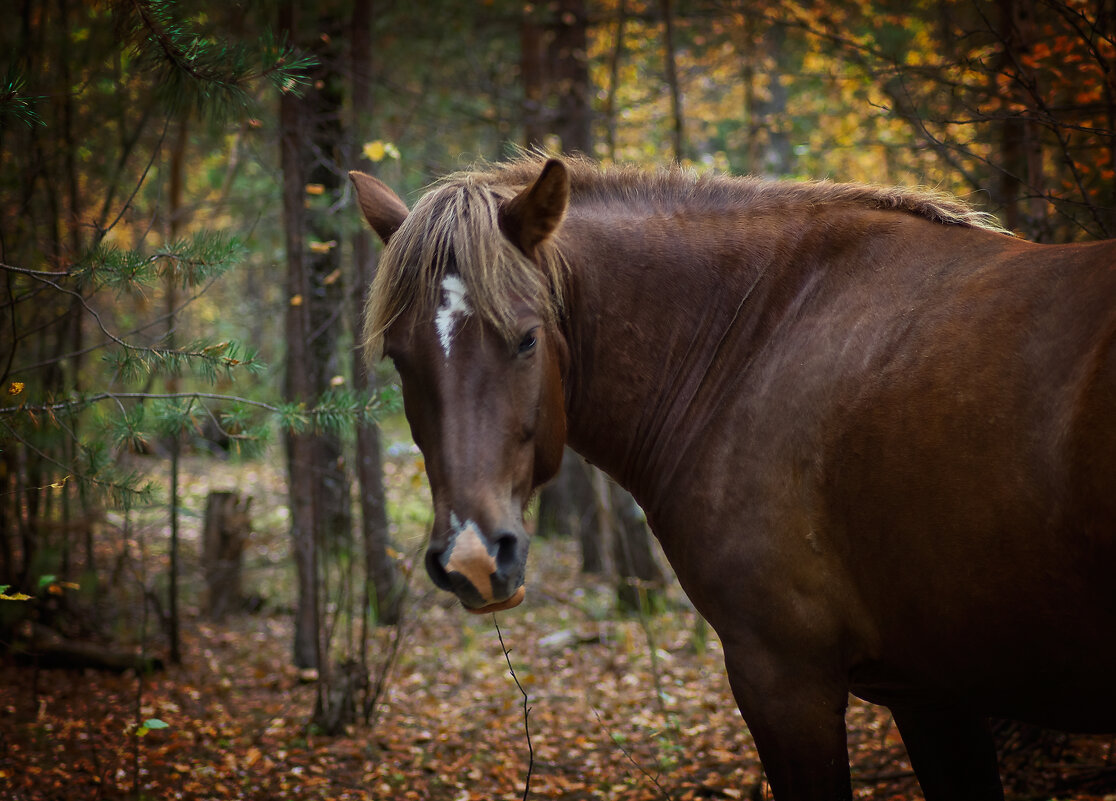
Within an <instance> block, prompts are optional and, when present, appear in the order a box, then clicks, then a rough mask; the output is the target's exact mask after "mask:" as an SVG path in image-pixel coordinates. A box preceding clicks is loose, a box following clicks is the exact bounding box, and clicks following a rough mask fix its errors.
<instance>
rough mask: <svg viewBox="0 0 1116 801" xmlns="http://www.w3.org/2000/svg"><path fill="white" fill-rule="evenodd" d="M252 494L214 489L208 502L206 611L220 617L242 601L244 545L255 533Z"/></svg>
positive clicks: (217, 617)
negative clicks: (249, 495) (216, 490)
mask: <svg viewBox="0 0 1116 801" xmlns="http://www.w3.org/2000/svg"><path fill="white" fill-rule="evenodd" d="M251 505H252V499H251V497H248V498H242V497H241V496H240V495H239V494H238V493H236V492H211V493H209V498H208V499H207V500H206V503H205V533H204V537H203V541H202V546H203V554H202V566H203V569H204V571H205V586H206V595H205V613H206V615H208V616H209V617H210V618H211V619H213V620H221V619H223V618H224V617H225V615H227V614H228V613H229V612H232V611H234V610H237V609H239V608H240V607H241V604H242V602H243V593H242V588H241V580H242V573H243V564H244V548H245V546H246V545H247V544H248V538H249V537H250V536H251V533H252V518H251V515H250V514H249V509H250V507H251Z"/></svg>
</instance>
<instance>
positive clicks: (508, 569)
mask: <svg viewBox="0 0 1116 801" xmlns="http://www.w3.org/2000/svg"><path fill="white" fill-rule="evenodd" d="M526 555H527V540H526V536H525V535H523V534H521V533H518V532H515V531H513V530H510V529H500V530H498V531H495V532H493V533H492V535H491V536H485V535H484V534H483V533H482V532H481V531H480V529H479V527H478V526H477V525H476V524H475V523H472V522H471V521H468V522H466V523H465V524H464V525H460V526H457V525H455V526H454V529H453V530H452V531H451V533H450V537H449V539H448V540H447V541H446V543H445V545H444V546H440V545H437V544H435V543H433V542H431V545H430V547H429V548H427V551H426V559H425V562H426V572H427V573H429V574H430V578H431V580H432V581H433V582H434V584H435V585H436V586H438V587H440V588H441V589H444V590H449V591H450V592H452V593H453V594H454V595H456V596H457V597H458V598H460V599H461V601H462V603H464V604H465V606H466V607H468V608H470V609H479V608H481V607H486V606H490V605H492V604H494V603H501V602H503V601H506V600H507V599H508V598H510V597H512V596H513V595H515V593H516V591H517V590H518V589H519V588H520V586H521V585H522V584H523V573H524V565H525V563H526Z"/></svg>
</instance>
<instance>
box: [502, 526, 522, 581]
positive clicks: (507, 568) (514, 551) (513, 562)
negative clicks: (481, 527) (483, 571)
mask: <svg viewBox="0 0 1116 801" xmlns="http://www.w3.org/2000/svg"><path fill="white" fill-rule="evenodd" d="M520 561H521V560H520V558H519V538H518V537H517V536H515V534H513V533H512V532H510V531H502V532H500V533H499V534H497V535H496V575H497V576H500V577H501V578H508V577H510V576H511V575H513V574H514V573H515V572H516V571H517V570H518V569H519V566H520Z"/></svg>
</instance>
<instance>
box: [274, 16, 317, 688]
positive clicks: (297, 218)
mask: <svg viewBox="0 0 1116 801" xmlns="http://www.w3.org/2000/svg"><path fill="white" fill-rule="evenodd" d="M295 14H296V10H295V6H294V3H293V2H284V3H282V4H281V5H280V7H279V30H280V32H282V33H283V34H285V35H286V36H287V38H288V39H289V40H290V41H297V39H296V36H297V23H296V20H295ZM304 105H305V101H304V100H303V99H301V98H299V97H297V96H295V95H294V94H292V93H289V92H288V93H284V94H283V96H282V97H281V98H280V101H279V155H280V163H281V166H282V170H283V228H284V233H285V238H286V251H287V315H286V340H287V365H286V367H287V369H286V378H285V386H284V394H285V396H286V399H287V400H288V401H293V402H302V403H308V402H312V400H313V395H314V393H313V387H312V386H311V383H310V382H311V378H312V375H313V372H312V370H311V369H310V365H309V361H310V356H309V340H310V322H309V312H308V306H309V297H310V280H309V275H308V270H307V265H306V263H305V260H304V258H303V229H304V226H305V224H306V213H305V206H304V203H303V197H304V193H305V187H306V175H305V172H304V168H303V161H302V143H303V142H304V141H305V131H304V128H305V126H304V119H303V118H304V114H305V110H304ZM286 441H287V477H288V483H289V486H288V497H289V500H290V511H291V544H292V551H293V553H294V561H295V572H296V576H297V590H298V598H297V601H296V611H295V635H294V644H293V653H292V658H293V660H294V664H295V666H297V667H300V668H312V667H317V666H318V664H319V644H318V639H319V638H318V545H317V536H316V533H317V528H316V526H315V522H316V521H315V514H314V482H313V481H312V480H310V479H309V476H312V475H313V468H314V448H313V444H314V443H313V438H312V436H311V435H310V434H306V433H302V434H295V433H288V434H287V437H286Z"/></svg>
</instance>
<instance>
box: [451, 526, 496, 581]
mask: <svg viewBox="0 0 1116 801" xmlns="http://www.w3.org/2000/svg"><path fill="white" fill-rule="evenodd" d="M450 525H451V526H452V527H453V531H454V534H455V535H456V536H455V537H454V540H453V545H452V550H451V551H450V557H449V560H448V561H447V562H446V566H445V567H446V571H447V572H457V573H460V574H461V575H463V576H464V577H465V578H467V579H468V580H469V582H470V583H471V584H472V585H473V586H474V587H476V589H477V592H478V593H480V596H481V598H482V599H484V600H485V601H486V602H487V601H491V600H492V574H493V573H495V572H496V559H495V558H493V556H492V555H491V554H490V553H489V552H488V548H487V547H485V544H484V540H483V539H481V535H480V532H479V530H478V529H477V524H476V523H474V522H473V521H472V520H466V521H465V522H464V523H462V522H461V521H460V520H458V518H457V515H455V514H453V513H452V512H451V513H450Z"/></svg>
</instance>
